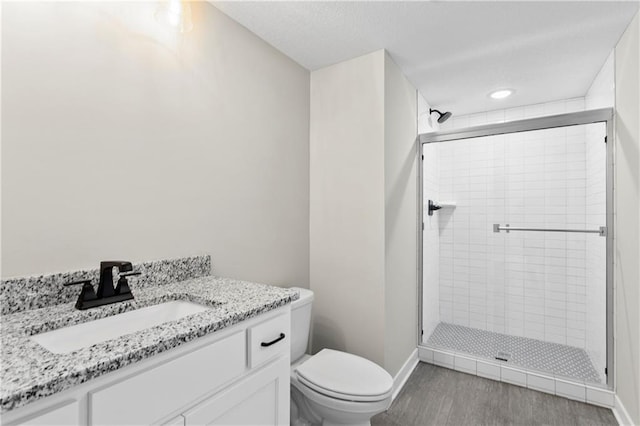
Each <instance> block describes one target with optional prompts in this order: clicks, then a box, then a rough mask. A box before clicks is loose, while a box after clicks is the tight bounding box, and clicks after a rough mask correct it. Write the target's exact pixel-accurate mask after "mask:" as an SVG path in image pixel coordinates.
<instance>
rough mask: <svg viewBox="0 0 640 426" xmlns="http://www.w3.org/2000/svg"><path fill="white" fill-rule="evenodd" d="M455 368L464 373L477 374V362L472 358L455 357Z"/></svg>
mask: <svg viewBox="0 0 640 426" xmlns="http://www.w3.org/2000/svg"><path fill="white" fill-rule="evenodd" d="M453 362H454V364H453V365H454V366H453V368H454V369H455V370H458V371H462V372H464V373H469V374H476V372H477V370H476V360H475V359H472V358H467V357H463V356H460V355H456V356H455V357H454V361H453Z"/></svg>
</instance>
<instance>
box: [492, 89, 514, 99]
mask: <svg viewBox="0 0 640 426" xmlns="http://www.w3.org/2000/svg"><path fill="white" fill-rule="evenodd" d="M513 92H514V91H513V90H512V89H500V90H496V91H494V92H491V93H490V94H489V96H491V97H492V98H493V99H504V98H508V97H509V96H511V95H513Z"/></svg>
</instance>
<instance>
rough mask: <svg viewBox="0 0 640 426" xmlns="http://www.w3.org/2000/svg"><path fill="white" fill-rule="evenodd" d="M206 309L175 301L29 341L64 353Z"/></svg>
mask: <svg viewBox="0 0 640 426" xmlns="http://www.w3.org/2000/svg"><path fill="white" fill-rule="evenodd" d="M208 309H211V308H209V307H207V306H204V305H199V304H197V303H192V302H184V301H181V300H176V301H173V302H166V303H161V304H159V305H154V306H148V307H146V308H140V309H136V310H133V311H129V312H125V313H122V314H118V315H113V316H110V317H106V318H101V319H98V320H95V321H89V322H86V323H82V324H77V325H72V326H69V327H63V328H59V329H57V330H52V331H48V332H46V333H41V334H36V335H34V336H31V340H33V341H34V342H36V343H39V344H40V345H42V346H43V347H45V348H46V349H47V350H49V351H51V352H53V353H56V354H66V353H69V352H73V351H76V350H78V349H82V348H86V347H88V346H91V345H95V344H96V343H100V342H104V341H107V340H110V339H115V338H116V337H120V336H124V335H125V334H129V333H135V332H136V331H141V330H144V329H146V328H151V327H155V326H156V325H160V324H163V323H165V322H169V321H174V320H177V319H180V318H184V317H186V316H189V315H193V314H197V313H200V312H204V311H206V310H208Z"/></svg>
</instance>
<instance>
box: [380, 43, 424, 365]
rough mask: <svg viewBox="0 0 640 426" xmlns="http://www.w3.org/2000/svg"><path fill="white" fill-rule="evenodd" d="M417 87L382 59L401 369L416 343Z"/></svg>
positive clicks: (388, 330) (394, 332) (392, 285)
mask: <svg viewBox="0 0 640 426" xmlns="http://www.w3.org/2000/svg"><path fill="white" fill-rule="evenodd" d="M416 117H417V103H416V89H415V88H414V87H413V86H412V85H411V83H409V81H408V80H407V78H406V77H405V76H404V74H402V71H401V70H400V68H399V67H398V66H397V65H396V64H395V63H394V62H393V60H392V59H391V57H390V56H389V55H388V54H385V61H384V181H385V185H384V194H385V342H384V354H385V355H384V358H385V361H384V363H385V368H386V369H387V370H389V371H390V372H391V373H392V374H395V373H396V372H398V371H399V370H400V368H401V367H402V365H403V364H404V363H405V361H406V360H407V358H408V357H409V355H411V353H412V352H413V351H414V350H415V348H416V344H417V317H418V314H417V308H418V306H417V304H418V298H417V261H418V259H417V232H416V229H417V209H418V206H417V196H416V195H417V184H418V182H417V175H416V173H417V170H416V164H417V158H416V135H417V122H416Z"/></svg>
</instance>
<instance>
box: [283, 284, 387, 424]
mask: <svg viewBox="0 0 640 426" xmlns="http://www.w3.org/2000/svg"><path fill="white" fill-rule="evenodd" d="M294 289H295V290H297V291H299V293H300V298H299V299H298V300H296V301H294V302H292V303H291V424H292V425H294V426H309V425H314V426H315V425H322V426H335V425H353V426H356V425H357V426H365V425H371V417H373V416H375V415H376V414H378V413H381V412H383V411H384V410H386V409H387V408H389V405H390V404H391V394H392V392H393V379H392V378H391V376H390V375H389V373H387V372H386V371H385V370H384V369H383V368H382V367H380V366H379V365H377V364H375V363H373V362H372V361H369V360H368V359H365V358H362V357H360V356H357V355H353V354H349V353H346V352H341V351H336V350H332V349H322V350H321V351H320V352H318V353H317V354H315V355H307V354H305V352H306V349H307V343H308V341H309V326H310V324H311V305H312V302H313V292H312V291H310V290H307V289H303V288H294Z"/></svg>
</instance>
